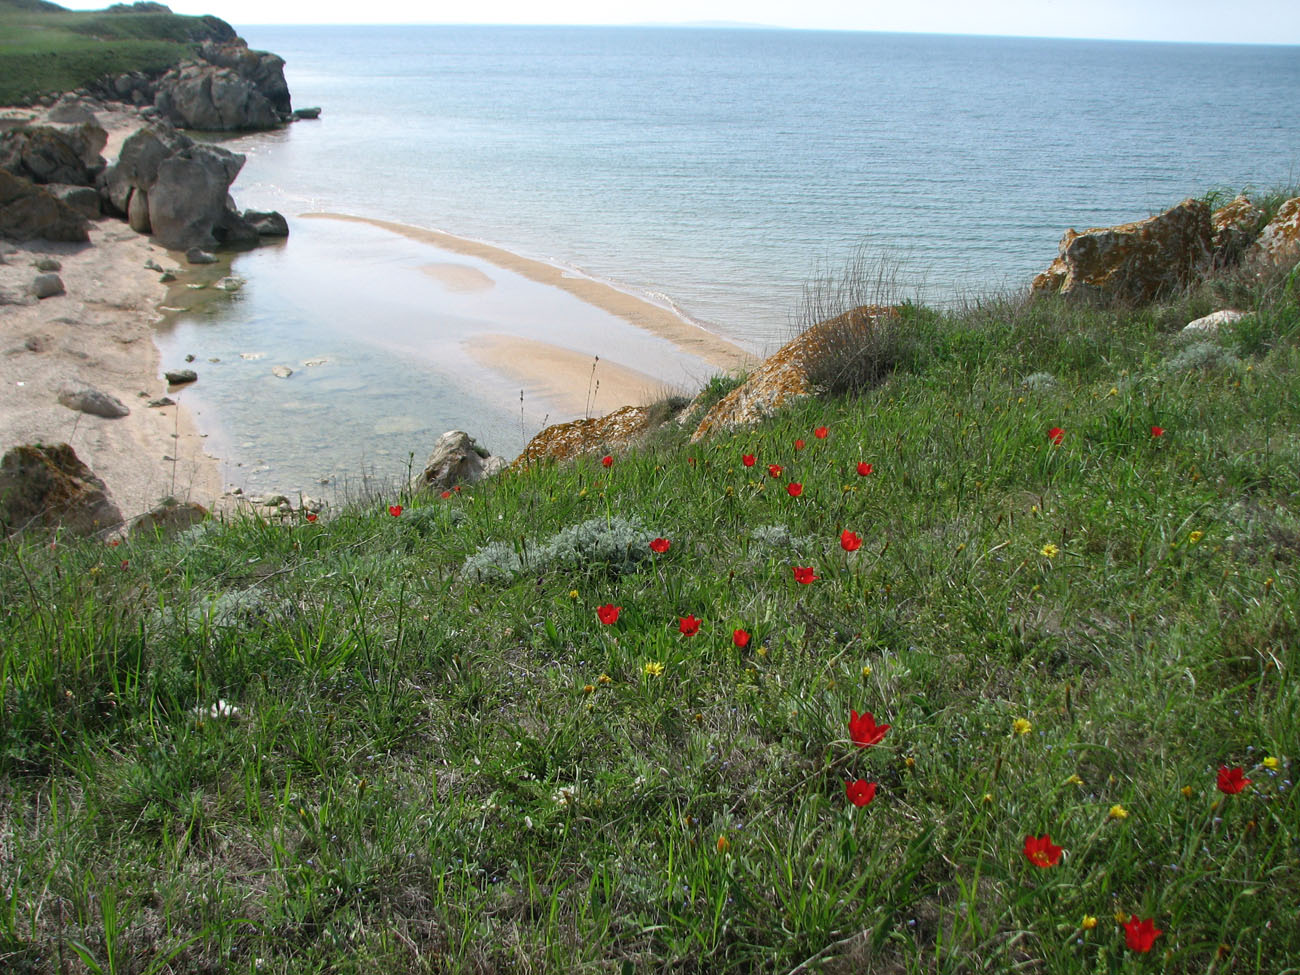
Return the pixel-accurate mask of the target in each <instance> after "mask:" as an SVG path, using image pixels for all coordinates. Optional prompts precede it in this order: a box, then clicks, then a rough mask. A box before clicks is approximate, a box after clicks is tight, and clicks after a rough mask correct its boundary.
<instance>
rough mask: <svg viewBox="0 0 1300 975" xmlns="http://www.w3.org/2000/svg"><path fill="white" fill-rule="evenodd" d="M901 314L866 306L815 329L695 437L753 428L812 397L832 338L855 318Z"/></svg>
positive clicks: (743, 387)
mask: <svg viewBox="0 0 1300 975" xmlns="http://www.w3.org/2000/svg"><path fill="white" fill-rule="evenodd" d="M897 315H898V312H897V310H895V309H893V308H887V307H882V306H878V305H863V306H861V307H859V308H854V309H853V310H852V311H848V312H845V313H844V314H843V315H838V316H836V317H835V318H831V319H827V320H826V321H824V322H819V323H818V324H816V325H814V326H812V328H809V329H807V330H805V331H804V332H802V333H800V334H799V335H797V336H796V337H795V338H794V339H792V340H791V341H789V342H787V343H786V344H785V345H783V346H782V347H781V348H780V349H778V350H777V351H776V352H775V353H774V354H772V355H770V356H768V357H767V358H766V359H764V360H763V362H762V363H761V364H760V365H759V367H758V368H757V369H755V370H754V371H753V372H752V373H750V374H749V377H748V378H747V379H746V380H745V381H744V382H743V383H741V384H740V385H739V386H737V387H736V388H735V389H733V390H732V391H731V392H729V393H728V394H727V395H726V396H724V397H723V398H722V399H720V400H719V401H718V402H717V403H716V404H714V406H713V408H712V409H710V410H709V412H708V413H706V414H705V415H704V418H703V419H702V420H700V422H699V425H698V426H697V427H696V428H695V433H693V434H692V435H691V441H692V442H695V441H697V440H700V439H702V438H704V437H706V436H708V435H709V434H711V433H715V432H717V431H719V430H731V429H734V428H736V427H744V426H750V425H752V424H754V423H758V422H759V421H760V420H762V419H763V418H764V417H767V416H770V415H771V414H772V413H774V412H775V411H777V410H779V409H780V408H781V407H783V406H785V405H786V404H787V403H791V402H793V401H795V400H797V399H800V398H802V397H804V396H811V395H812V394H813V393H814V392H816V389H815V388H814V384H813V382H812V380H811V379H810V378H809V368H810V366H811V365H812V361H813V356H814V355H816V354H817V353H818V352H819V351H820V350H822V349H825V348H826V347H827V345H828V336H829V335H831V334H832V333H834V332H835V331H836V330H838V329H842V328H844V327H845V325H846V323H852V320H853V318H854V316H866V317H868V318H874V319H878V318H880V317H882V316H891V317H892V316H897Z"/></svg>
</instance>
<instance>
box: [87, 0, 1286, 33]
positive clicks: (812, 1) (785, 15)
mask: <svg viewBox="0 0 1300 975" xmlns="http://www.w3.org/2000/svg"><path fill="white" fill-rule="evenodd" d="M107 4H108V0H98V2H93V0H92V2H85V0H70V2H69V0H63V3H62V5H63V6H65V7H69V8H72V9H74V10H89V9H97V8H102V7H104V6H107ZM168 6H170V7H171V8H172V10H174V11H175V12H176V13H183V14H205V13H210V14H216V15H217V16H218V17H221V18H222V19H224V20H227V21H229V22H230V23H231V24H233V25H234V26H235V27H239V26H241V25H243V24H322V23H359V22H364V23H372V24H456V23H459V24H647V23H655V24H676V23H698V22H701V21H710V22H712V21H721V22H736V23H751V24H763V25H767V26H774V27H794V28H806V29H816V30H871V31H905V32H918V33H944V34H1007V35H1017V36H1028V37H1095V38H1112V39H1123V40H1151V41H1211V42H1230V43H1268V44H1300V0H1087V2H1080V0H801V2H792V0H618V2H617V3H611V2H610V0H474V2H472V3H465V2H463V0H459V2H455V3H451V2H447V0H435V2H432V3H430V2H428V0H368V2H366V3H364V4H360V5H358V4H356V3H321V2H319V0H171V2H169V3H168ZM359 10H360V11H364V15H363V16H362V17H358V11H359Z"/></svg>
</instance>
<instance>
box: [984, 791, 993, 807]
mask: <svg viewBox="0 0 1300 975" xmlns="http://www.w3.org/2000/svg"><path fill="white" fill-rule="evenodd" d="M992 801H993V793H992V792H986V793H984V803H985V805H988V804H989V803H990V802H992Z"/></svg>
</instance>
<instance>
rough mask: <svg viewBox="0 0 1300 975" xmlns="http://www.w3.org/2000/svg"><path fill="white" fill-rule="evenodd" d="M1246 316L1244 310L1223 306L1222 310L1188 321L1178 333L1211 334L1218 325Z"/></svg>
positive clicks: (1239, 319)
mask: <svg viewBox="0 0 1300 975" xmlns="http://www.w3.org/2000/svg"><path fill="white" fill-rule="evenodd" d="M1245 317H1246V313H1245V312H1244V311H1234V310H1233V309H1231V308H1225V309H1223V311H1216V312H1214V313H1213V314H1210V315H1206V316H1205V317H1204V318H1198V319H1196V321H1194V322H1188V323H1187V324H1186V325H1185V326H1183V330H1182V332H1180V333H1179V334H1180V335H1213V334H1214V333H1215V332H1217V331H1218V330H1219V328H1220V326H1223V325H1231V324H1232V323H1233V322H1238V321H1241V319H1243V318H1245Z"/></svg>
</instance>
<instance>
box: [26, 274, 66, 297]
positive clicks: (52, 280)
mask: <svg viewBox="0 0 1300 975" xmlns="http://www.w3.org/2000/svg"><path fill="white" fill-rule="evenodd" d="M32 294H34V295H35V296H36V297H37V298H54V297H56V296H57V295H62V294H67V289H66V288H64V287H63V279H62V278H61V277H59V276H58V275H57V274H38V275H36V277H35V278H34V279H33V280H32Z"/></svg>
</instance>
